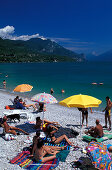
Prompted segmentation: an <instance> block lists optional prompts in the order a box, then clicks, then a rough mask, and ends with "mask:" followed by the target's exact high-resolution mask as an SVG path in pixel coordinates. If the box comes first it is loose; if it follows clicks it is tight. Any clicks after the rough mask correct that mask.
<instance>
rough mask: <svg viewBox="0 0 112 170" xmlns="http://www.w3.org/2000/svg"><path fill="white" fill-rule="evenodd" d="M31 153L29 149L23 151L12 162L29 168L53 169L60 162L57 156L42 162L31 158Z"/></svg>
mask: <svg viewBox="0 0 112 170" xmlns="http://www.w3.org/2000/svg"><path fill="white" fill-rule="evenodd" d="M29 154H30V152H29V151H22V152H21V153H19V154H18V155H17V156H16V157H14V158H13V159H12V160H10V163H11V164H17V165H19V166H20V167H22V168H25V169H28V170H44V169H45V170H52V169H55V168H56V167H57V166H58V164H59V159H58V158H55V159H54V160H52V161H47V162H45V163H40V162H39V161H34V160H31V159H29V158H28V156H29Z"/></svg>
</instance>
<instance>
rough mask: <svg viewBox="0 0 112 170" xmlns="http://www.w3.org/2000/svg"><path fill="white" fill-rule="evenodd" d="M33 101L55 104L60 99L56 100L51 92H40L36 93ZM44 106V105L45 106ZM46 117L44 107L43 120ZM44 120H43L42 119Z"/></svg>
mask: <svg viewBox="0 0 112 170" xmlns="http://www.w3.org/2000/svg"><path fill="white" fill-rule="evenodd" d="M31 100H32V101H34V102H38V103H43V104H46V103H47V104H48V103H50V104H53V103H57V102H58V101H57V100H56V98H55V97H53V96H52V95H51V94H48V93H45V92H44V93H39V94H36V95H35V96H33V97H32V98H31ZM43 108H44V106H43ZM43 119H44V109H43V118H42V120H43ZM42 122H43V121H42ZM42 128H43V123H42Z"/></svg>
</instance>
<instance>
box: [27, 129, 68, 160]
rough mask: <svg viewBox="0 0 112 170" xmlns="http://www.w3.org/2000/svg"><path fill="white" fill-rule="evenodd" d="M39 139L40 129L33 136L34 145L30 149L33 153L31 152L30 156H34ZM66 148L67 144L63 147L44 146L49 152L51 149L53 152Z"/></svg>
mask: <svg viewBox="0 0 112 170" xmlns="http://www.w3.org/2000/svg"><path fill="white" fill-rule="evenodd" d="M39 140H40V131H37V132H36V135H35V136H34V137H33V145H32V147H31V151H30V153H31V154H30V156H29V158H32V157H34V155H35V151H36V149H37V144H38V141H39ZM42 141H43V140H42ZM66 148H67V146H62V147H58V146H46V145H45V146H44V150H46V151H47V152H49V151H50V152H51V154H53V153H54V152H55V151H59V150H64V149H66Z"/></svg>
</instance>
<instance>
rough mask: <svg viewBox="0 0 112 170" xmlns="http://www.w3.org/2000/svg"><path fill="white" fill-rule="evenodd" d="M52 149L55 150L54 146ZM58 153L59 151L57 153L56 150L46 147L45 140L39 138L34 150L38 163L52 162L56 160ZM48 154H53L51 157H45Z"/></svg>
mask: <svg viewBox="0 0 112 170" xmlns="http://www.w3.org/2000/svg"><path fill="white" fill-rule="evenodd" d="M52 147H53V148H54V147H55V146H52ZM55 148H56V147H55ZM58 152H59V151H56V150H53V149H51V148H48V147H46V146H44V140H43V139H41V138H39V139H38V142H37V145H36V148H35V150H34V159H35V160H36V161H39V163H44V162H47V161H51V160H53V159H55V158H56V153H58ZM47 154H51V156H47V157H45V155H47Z"/></svg>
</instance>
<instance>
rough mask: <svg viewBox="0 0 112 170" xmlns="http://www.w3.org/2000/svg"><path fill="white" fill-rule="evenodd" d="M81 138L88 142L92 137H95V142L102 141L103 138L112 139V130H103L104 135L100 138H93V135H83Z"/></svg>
mask: <svg viewBox="0 0 112 170" xmlns="http://www.w3.org/2000/svg"><path fill="white" fill-rule="evenodd" d="M82 138H83V139H84V140H86V141H89V142H90V141H92V140H94V139H96V141H97V142H103V141H105V140H108V139H112V132H109V131H106V130H105V131H104V136H103V137H102V138H94V137H92V136H89V135H84V136H83V137H82Z"/></svg>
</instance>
